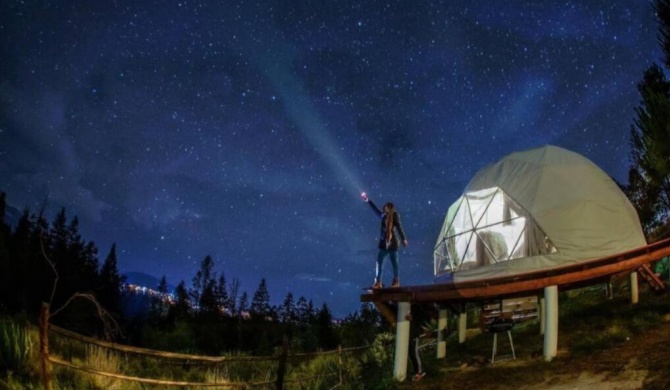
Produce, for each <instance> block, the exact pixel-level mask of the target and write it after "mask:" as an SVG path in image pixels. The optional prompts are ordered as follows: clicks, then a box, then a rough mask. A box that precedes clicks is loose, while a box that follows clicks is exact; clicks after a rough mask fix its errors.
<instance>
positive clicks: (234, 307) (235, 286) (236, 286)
mask: <svg viewBox="0 0 670 390" xmlns="http://www.w3.org/2000/svg"><path fill="white" fill-rule="evenodd" d="M239 292H240V280H239V279H238V278H233V281H232V282H231V283H230V286H229V287H228V308H229V310H230V314H231V315H234V316H239V315H240V309H239V306H238V304H237V296H238V295H239Z"/></svg>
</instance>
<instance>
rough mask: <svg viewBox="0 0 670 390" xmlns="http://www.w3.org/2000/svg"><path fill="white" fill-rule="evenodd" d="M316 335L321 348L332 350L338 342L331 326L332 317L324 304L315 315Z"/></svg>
mask: <svg viewBox="0 0 670 390" xmlns="http://www.w3.org/2000/svg"><path fill="white" fill-rule="evenodd" d="M316 334H317V338H318V340H319V345H320V346H321V348H323V349H333V348H335V347H337V344H338V343H339V340H338V338H337V334H336V332H335V328H334V326H333V315H332V314H331V313H330V309H328V305H326V304H325V303H324V304H323V306H321V309H320V310H319V311H318V313H317V315H316Z"/></svg>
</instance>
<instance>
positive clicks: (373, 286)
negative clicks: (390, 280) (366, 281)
mask: <svg viewBox="0 0 670 390" xmlns="http://www.w3.org/2000/svg"><path fill="white" fill-rule="evenodd" d="M372 288H382V281H381V280H376V279H375V284H373V285H372Z"/></svg>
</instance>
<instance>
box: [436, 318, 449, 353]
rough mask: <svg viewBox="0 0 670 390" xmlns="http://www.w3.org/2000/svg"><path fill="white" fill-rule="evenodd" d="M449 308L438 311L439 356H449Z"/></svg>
mask: <svg viewBox="0 0 670 390" xmlns="http://www.w3.org/2000/svg"><path fill="white" fill-rule="evenodd" d="M447 318H448V317H447V309H440V310H439V311H438V312H437V358H438V359H441V358H444V357H446V356H447V337H446V334H447Z"/></svg>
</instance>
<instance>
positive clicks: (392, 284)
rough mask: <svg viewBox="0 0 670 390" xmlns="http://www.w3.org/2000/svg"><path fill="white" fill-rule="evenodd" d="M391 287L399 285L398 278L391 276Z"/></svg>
mask: <svg viewBox="0 0 670 390" xmlns="http://www.w3.org/2000/svg"><path fill="white" fill-rule="evenodd" d="M391 287H400V279H398V278H393V283H391Z"/></svg>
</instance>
